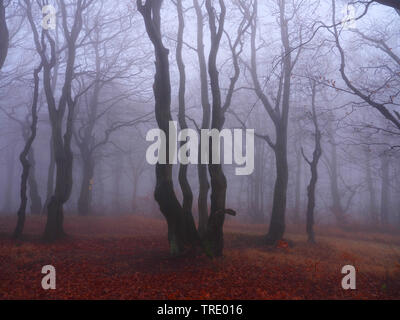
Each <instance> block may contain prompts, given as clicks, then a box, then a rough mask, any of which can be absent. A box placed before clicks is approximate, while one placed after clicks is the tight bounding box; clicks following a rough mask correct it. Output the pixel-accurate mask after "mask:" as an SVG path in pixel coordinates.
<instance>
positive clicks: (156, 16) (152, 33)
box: [137, 0, 187, 255]
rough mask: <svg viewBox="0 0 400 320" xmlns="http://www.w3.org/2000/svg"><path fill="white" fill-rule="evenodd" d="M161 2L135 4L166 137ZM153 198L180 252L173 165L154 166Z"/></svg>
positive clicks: (167, 85) (167, 90) (167, 84)
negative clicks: (148, 50)
mask: <svg viewBox="0 0 400 320" xmlns="http://www.w3.org/2000/svg"><path fill="white" fill-rule="evenodd" d="M162 2H163V1H162V0H146V2H145V4H143V3H142V1H141V0H138V1H137V7H138V10H139V12H140V13H141V14H142V16H143V20H144V23H145V26H146V31H147V34H148V36H149V38H150V40H151V42H152V44H153V46H154V52H155V57H156V63H155V66H156V74H155V78H154V86H153V91H154V98H155V115H156V120H157V124H158V126H159V128H160V129H161V130H163V131H164V132H165V133H166V135H167V137H168V136H169V122H170V121H172V116H171V79H170V71H169V59H168V56H169V50H168V49H166V48H165V47H164V44H163V41H162V36H161V15H160V11H161V5H162ZM168 140H169V139H167V148H166V154H167V163H169V149H170V145H169V141H168ZM154 197H155V199H156V201H157V203H158V204H159V206H160V211H161V212H162V214H163V215H164V217H165V219H166V220H167V225H168V240H169V245H170V252H171V254H172V255H179V254H181V253H183V251H184V248H185V245H186V244H187V241H186V238H185V230H184V225H185V223H184V221H185V219H184V216H185V212H184V210H183V208H182V206H181V204H180V203H179V201H178V199H177V197H176V194H175V191H174V186H173V179H172V165H170V164H160V163H158V164H157V165H156V188H155V191H154Z"/></svg>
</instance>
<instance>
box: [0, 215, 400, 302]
mask: <svg viewBox="0 0 400 320" xmlns="http://www.w3.org/2000/svg"><path fill="white" fill-rule="evenodd" d="M10 221H11V220H10ZM0 225H1V228H2V231H1V232H3V233H4V234H6V232H5V228H6V227H7V228H9V229H11V228H12V223H10V222H9V221H8V225H7V221H1V223H0ZM41 226H42V225H41V224H40V223H38V222H37V221H36V220H33V221H28V224H27V230H28V231H29V232H30V233H31V234H40V232H39V230H40V227H41ZM38 228H39V230H38ZM259 229H260V228H259V226H255V227H254V228H253V229H252V227H251V226H245V227H244V226H242V227H240V225H237V224H236V225H234V226H229V224H228V226H227V232H226V233H225V244H226V246H225V247H226V248H225V256H224V258H222V259H214V260H211V259H209V258H208V257H206V256H205V255H200V256H197V257H193V256H191V257H189V256H187V257H181V258H177V259H172V258H170V257H169V255H168V247H167V241H166V228H165V223H164V222H163V221H160V220H154V219H147V218H142V217H122V218H90V219H84V220H81V219H80V218H67V219H66V230H67V231H69V232H70V234H71V233H72V234H73V236H71V237H70V238H68V239H66V240H65V241H63V242H60V243H56V244H52V245H47V244H44V243H41V242H40V241H39V240H38V239H34V238H32V237H31V236H28V237H30V238H29V239H30V240H29V241H23V242H18V243H15V242H14V241H12V240H10V239H9V238H6V237H5V236H3V237H2V238H0V239H1V240H0V298H1V299H204V300H211V299H335V298H339V299H343V298H345V299H348V298H358V299H360V298H361V299H368V298H373V299H390V298H399V292H400V289H399V288H400V283H399V281H397V280H396V278H395V277H392V278H390V282H387V280H386V282H383V281H384V279H386V278H385V274H383V273H382V274H380V273H378V272H371V271H370V269H368V268H369V264H370V261H375V260H376V261H380V259H379V256H378V254H379V252H377V251H373V250H378V249H380V248H384V246H386V244H385V243H382V244H379V245H378V244H376V245H375V247H374V248H376V249H373V250H372V249H368V248H370V245H369V241H371V240H362V241H361V240H360V241H359V242H357V245H358V246H360V245H361V244H360V243H364V242H365V245H363V247H362V248H363V250H369V251H365V252H367V254H366V253H364V251H363V257H360V256H359V255H357V253H355V252H354V251H353V250H352V246H353V244H352V242H351V241H350V240H341V242H340V244H338V241H337V238H334V237H333V236H329V237H327V238H324V240H321V241H320V242H319V243H318V244H317V245H315V246H313V247H310V246H309V245H308V244H307V242H306V238H305V236H304V235H302V234H301V237H303V238H300V236H299V235H296V234H293V235H289V236H290V237H291V236H293V237H295V238H296V239H297V240H296V241H295V246H293V247H292V246H289V242H288V241H281V242H279V243H278V245H277V247H276V248H268V247H265V246H264V244H263V241H262V239H263V234H262V233H261V232H260V231H259ZM238 230H246V232H247V233H240V232H239V231H238ZM260 230H261V229H260ZM265 230H266V228H265ZM363 241H364V242H363ZM343 246H344V247H343ZM289 247H290V248H289ZM357 248H358V247H357ZM381 251H382V250H381ZM369 257H370V258H369ZM368 259H369V260H368ZM373 259H375V260H373ZM349 261H350V262H351V261H354V262H355V263H357V270H358V271H359V274H358V275H357V279H358V282H357V285H358V290H357V292H354V291H353V292H350V291H346V292H344V291H343V290H342V289H341V286H340V281H341V277H342V275H341V273H340V266H343V265H345V264H347V263H348V262H349ZM391 261H392V260H390V261H389V260H388V262H387V263H391ZM392 262H393V270H394V269H396V270H397V268H398V267H397V266H396V263H397V262H398V260H395V258H393V261H392ZM46 264H51V265H54V266H55V267H56V270H57V290H55V291H44V290H42V289H41V286H40V282H41V278H42V275H41V273H40V271H41V268H42V266H43V265H46ZM383 283H385V289H384V290H383V289H382V284H383ZM386 283H388V284H386Z"/></svg>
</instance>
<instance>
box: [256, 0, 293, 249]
mask: <svg viewBox="0 0 400 320" xmlns="http://www.w3.org/2000/svg"><path fill="white" fill-rule="evenodd" d="M254 12H255V13H254V14H255V16H256V15H257V1H255V3H254ZM279 13H280V29H281V41H282V45H283V55H282V75H281V78H280V85H279V90H278V94H277V99H276V101H277V102H276V105H275V106H272V104H271V102H270V100H269V98H268V97H267V95H266V94H265V93H264V90H263V88H262V86H261V83H260V81H259V79H258V71H257V47H256V34H257V22H256V19H254V23H252V28H251V29H252V32H251V68H250V69H251V70H250V71H251V76H252V79H253V83H254V89H255V92H256V94H257V96H258V98H259V99H260V100H261V102H262V104H263V106H264V108H265V110H266V111H267V113H268V115H269V116H270V118H271V120H272V121H273V123H274V126H275V143H273V142H272V140H271V139H270V137H269V136H264V137H263V138H264V139H265V141H266V142H267V143H268V145H269V146H270V147H271V148H272V149H273V151H274V153H275V162H276V181H275V187H274V197H273V204H272V214H271V222H270V226H269V231H268V234H267V237H266V243H267V244H270V245H275V244H277V243H278V242H279V241H280V240H281V239H282V238H283V235H284V232H285V212H286V198H287V186H288V175H289V173H288V161H287V131H288V118H289V107H290V103H289V99H290V90H291V75H292V70H293V68H294V65H295V63H296V61H297V58H298V55H297V57H296V59H295V60H294V61H292V54H291V53H292V49H291V47H290V44H289V23H288V22H289V20H288V19H287V18H286V17H285V13H286V1H285V0H280V1H279ZM299 53H300V51H299Z"/></svg>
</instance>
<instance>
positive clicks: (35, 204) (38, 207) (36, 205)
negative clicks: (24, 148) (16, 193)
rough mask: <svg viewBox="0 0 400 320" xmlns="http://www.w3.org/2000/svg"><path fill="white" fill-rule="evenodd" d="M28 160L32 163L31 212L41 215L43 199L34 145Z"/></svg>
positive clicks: (30, 179) (30, 174) (29, 177)
mask: <svg viewBox="0 0 400 320" xmlns="http://www.w3.org/2000/svg"><path fill="white" fill-rule="evenodd" d="M28 161H29V163H30V170H29V176H28V183H29V198H30V200H31V213H32V214H35V215H40V213H41V212H42V199H41V198H40V195H39V190H38V185H37V181H36V170H35V155H34V149H33V147H31V150H30V152H29V153H28Z"/></svg>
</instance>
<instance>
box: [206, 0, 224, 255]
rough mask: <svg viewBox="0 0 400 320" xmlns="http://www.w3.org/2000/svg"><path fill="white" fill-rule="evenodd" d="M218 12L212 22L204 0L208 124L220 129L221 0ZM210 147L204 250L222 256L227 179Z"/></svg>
mask: <svg viewBox="0 0 400 320" xmlns="http://www.w3.org/2000/svg"><path fill="white" fill-rule="evenodd" d="M219 4H220V8H221V13H220V15H219V18H218V23H219V24H218V27H217V25H216V21H217V18H216V16H215V9H214V7H213V6H212V3H211V0H206V8H207V12H208V17H209V19H208V21H209V26H210V33H211V49H210V55H209V61H208V72H209V76H210V82H211V92H212V120H211V128H212V129H217V130H219V131H220V130H221V129H222V128H223V125H224V122H225V118H224V114H223V110H222V101H221V90H220V84H219V72H218V69H217V56H218V51H219V46H220V42H221V38H222V35H223V32H224V24H225V17H226V7H225V3H224V1H223V0H220V1H219ZM211 151H212V147H211V144H210V152H209V153H210V164H209V165H208V171H209V173H210V177H211V212H210V217H209V219H208V225H207V236H206V237H207V240H206V241H207V243H206V246H207V250H208V251H209V253H210V254H211V255H212V256H217V257H219V256H222V251H223V246H224V242H223V241H224V240H223V226H224V221H225V209H226V208H225V205H226V203H225V202H226V188H227V182H226V177H225V175H224V172H223V170H222V165H221V164H212V161H211V160H212V152H211Z"/></svg>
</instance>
